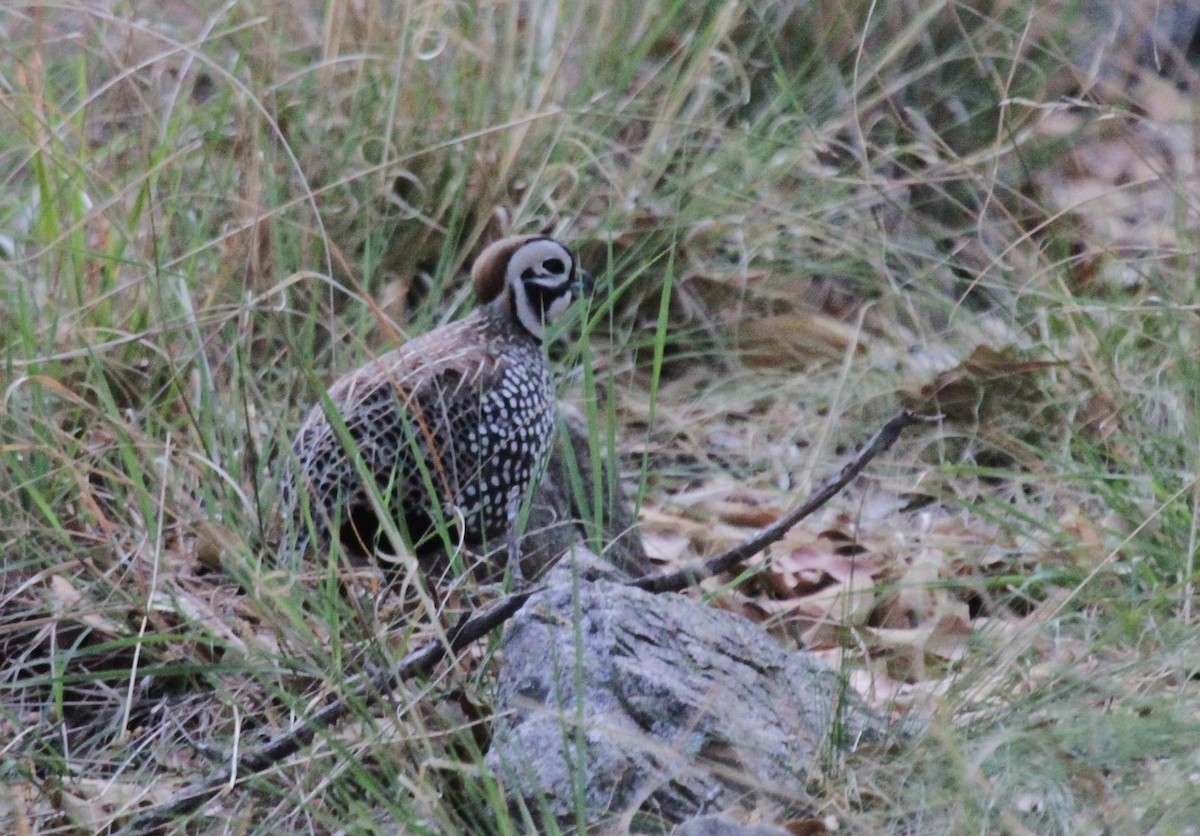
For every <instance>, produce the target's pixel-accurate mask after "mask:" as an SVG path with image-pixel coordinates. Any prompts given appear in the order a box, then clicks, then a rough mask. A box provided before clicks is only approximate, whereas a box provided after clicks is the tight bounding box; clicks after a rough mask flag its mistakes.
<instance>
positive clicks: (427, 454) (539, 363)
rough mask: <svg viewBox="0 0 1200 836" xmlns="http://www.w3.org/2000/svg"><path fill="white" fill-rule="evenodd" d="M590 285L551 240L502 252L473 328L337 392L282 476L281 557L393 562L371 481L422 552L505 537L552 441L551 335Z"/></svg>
mask: <svg viewBox="0 0 1200 836" xmlns="http://www.w3.org/2000/svg"><path fill="white" fill-rule="evenodd" d="M586 280H587V276H586V274H585V273H583V272H582V271H581V270H580V269H579V267H578V265H577V264H576V262H575V258H574V256H573V254H572V253H571V252H570V250H568V249H567V248H566V247H565V246H564V245H563V244H561V243H559V242H558V241H556V240H554V239H552V238H546V237H541V236H523V237H517V238H508V239H504V240H502V241H498V242H496V243H495V244H493V245H491V246H490V247H488V248H487V249H486V250H484V252H483V253H482V254H481V255H480V256H479V258H478V259H477V260H476V262H475V266H474V268H473V270H472V281H473V283H474V287H475V293H476V296H477V298H478V300H479V302H480V306H479V307H478V308H477V309H476V310H475V311H474V312H473V313H472V314H471V315H469V316H468V317H466V318H465V319H463V320H461V321H459V322H456V323H452V324H450V325H446V326H443V327H441V328H438V329H436V330H434V331H431V332H430V333H428V334H425V335H424V336H421V337H418V338H416V339H413V340H410V341H409V342H407V343H405V344H404V345H402V346H401V347H400V348H397V349H395V350H394V351H391V352H389V353H387V354H385V355H383V356H381V357H379V358H378V359H376V360H373V361H371V362H369V363H367V364H366V365H364V366H362V367H361V368H359V369H358V370H356V371H354V372H351V373H350V374H348V375H346V376H345V377H343V378H342V379H340V380H338V381H337V382H336V383H334V384H333V386H331V387H330V388H329V391H328V393H327V399H325V400H323V401H322V402H321V403H318V404H317V405H315V406H314V407H313V408H312V410H311V411H310V412H309V413H308V417H307V418H306V419H305V421H304V424H303V425H302V426H301V428H300V432H299V433H298V435H297V436H296V439H295V441H294V443H293V445H292V452H293V456H292V459H291V460H290V461H288V462H286V463H285V467H284V473H283V479H282V497H281V499H282V513H283V518H284V519H283V523H284V526H283V538H282V544H281V549H282V553H283V555H284V556H285V557H288V558H298V557H300V556H302V555H304V554H306V553H313V552H315V553H318V554H325V553H327V552H328V549H329V546H330V544H331V542H332V541H334V540H337V541H340V542H341V544H342V545H343V546H344V547H345V548H346V549H347V550H348V551H350V552H352V553H367V554H369V553H371V552H372V551H373V549H374V548H376V547H377V546H380V545H382V546H383V547H384V548H385V549H387V550H389V551H390V549H388V548H387V547H388V545H389V544H387V543H386V542H381V540H380V538H381V536H382V534H383V531H382V527H381V526H380V523H379V520H378V518H377V515H376V513H375V508H376V505H375V504H373V503H372V500H371V494H370V491H369V489H368V488H367V484H369V482H368V481H365V480H364V479H363V478H362V477H363V475H369V477H370V480H371V481H373V482H374V484H375V486H376V487H377V488H378V491H379V494H380V496H381V497H382V498H383V500H384V502H385V507H386V509H387V512H388V514H389V516H390V517H391V518H392V520H393V521H394V522H395V524H396V526H397V527H398V529H399V530H400V532H401V533H402V534H404V535H405V536H407V537H408V538H409V541H410V543H412V544H414V545H416V546H417V548H418V553H420V552H421V551H422V547H430V548H440V547H441V546H442V544H443V541H442V540H441V539H440V538H439V537H437V536H436V534H435V531H436V530H437V528H438V521H439V520H442V521H446V523H447V525H448V527H449V529H450V530H451V531H453V532H458V533H460V534H461V537H462V539H463V541H464V542H465V543H466V544H467V545H469V546H474V547H478V546H481V545H484V544H486V543H488V542H497V541H500V540H501V539H502V538H504V537H506V536H507V535H508V534H509V533H510V531H511V529H512V526H513V524H514V515H515V512H516V509H517V508H518V507H519V505H520V503H521V501H522V499H523V497H524V495H525V492H526V489H527V488H528V487H529V485H530V484H531V483H532V482H533V480H534V479H535V478H537V476H538V474H539V473H540V472H541V469H542V467H543V466H544V464H545V461H546V458H547V456H548V454H549V449H550V445H551V442H552V439H553V435H554V430H555V426H554V425H555V397H554V386H553V382H552V380H551V378H550V372H549V369H548V368H547V366H546V361H545V353H544V349H543V347H542V339H543V335H544V330H545V326H546V325H547V324H548V323H549V322H551V321H552V320H553V319H555V318H557V317H558V316H561V315H562V314H563V313H564V312H565V311H566V310H567V309H568V308H569V307H570V306H571V303H572V302H573V301H574V300H575V299H576V298H578V296H579V295H580V293H581V289H582V282H583V281H586ZM331 413H332V414H334V415H335V417H334V420H330V415H331ZM339 424H340V425H341V426H339ZM460 525H461V529H460V527H459V526H460ZM443 528H446V526H443Z"/></svg>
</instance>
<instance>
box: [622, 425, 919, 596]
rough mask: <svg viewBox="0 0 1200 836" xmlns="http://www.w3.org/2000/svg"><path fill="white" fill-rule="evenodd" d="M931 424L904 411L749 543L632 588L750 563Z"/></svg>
mask: <svg viewBox="0 0 1200 836" xmlns="http://www.w3.org/2000/svg"><path fill="white" fill-rule="evenodd" d="M931 420H936V418H929V417H926V416H922V415H917V414H916V413H915V412H913V411H912V410H911V409H905V410H901V411H900V412H898V413H897V414H896V416H895V417H894V418H892V419H891V420H890V421H888V422H887V423H886V424H884V425H883V426H882V427H881V428H880V429H879V431H878V432H876V433H875V435H873V436H871V439H870V440H869V441H868V442H867V443H866V444H864V445H863V448H862V449H861V450H859V451H858V452H857V453H855V454H854V458H852V459H850V461H848V462H846V464H845V466H844V467H843V468H842V469H841V470H839V471H838V472H837V473H835V474H834V475H833V476H831V477H829V478H828V479H826V480H825V482H824V484H822V485H821V487H820V488H818V489H817V490H816V491H815V492H814V493H812V494H811V495H810V496H809V497H808V499H806V500H804V502H802V503H801V504H799V505H797V506H796V507H795V508H794V509H792V510H791V511H789V512H788V513H786V514H784V515H783V516H782V517H780V518H779V519H778V520H776V521H775V522H773V523H771V524H770V525H768V526H767V527H766V528H763V529H761V530H760V531H759V532H758V533H757V534H755V535H754V536H753V537H751V538H750V539H748V540H745V541H743V542H741V543H739V544H738V545H736V546H734V547H733V548H732V549H730V550H729V551H727V552H724V553H722V554H719V555H717V556H716V557H714V558H710V559H709V560H706V561H704V562H703V563H696V564H693V565H691V566H684V567H683V568H682V569H677V570H675V571H673V572H663V573H662V574H659V575H651V576H649V577H645V578H639V579H638V580H636V581H634V582H633V586H636V587H637V588H638V589H644V590H646V591H647V592H679V591H681V590H684V589H687V588H688V587H690V586H694V585H696V584H697V583H699V582H700V581H702V580H704V579H705V578H711V577H713V576H714V575H719V574H721V573H722V572H727V571H729V570H730V569H732V568H733V567H734V566H736V565H737V564H738V563H741V562H742V561H744V560H748V559H749V558H751V557H753V556H754V555H756V554H758V553H759V552H760V551H762V550H763V549H765V548H766V547H767V546H769V545H771V544H772V543H775V542H778V541H779V540H782V539H783V537H784V535H785V534H787V533H788V531H790V530H791V529H792V528H793V527H794V526H795V525H796V524H797V523H798V522H800V521H801V520H802V519H804V518H805V517H807V516H809V515H810V514H812V513H813V512H814V511H816V510H817V509H818V508H820V507H821V506H822V505H824V504H825V503H826V502H828V501H829V500H831V499H833V497H835V496H836V495H837V494H838V492H839V491H841V490H842V488H844V487H846V485H848V484H850V480H851V479H853V478H854V477H855V476H857V475H858V474H859V473H861V472H862V470H863V468H865V467H866V466H867V465H868V464H869V463H870V462H871V460H872V459H874V458H875V457H876V456H878V455H879V454H880V453H882V452H883V451H885V450H887V449H888V448H889V447H891V446H892V445H893V444H895V443H896V439H898V438H899V437H900V433H902V432H904V430H905V428H906V427H911V426H912V425H913V424H919V423H924V422H926V421H931Z"/></svg>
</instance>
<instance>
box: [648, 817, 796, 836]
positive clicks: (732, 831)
mask: <svg viewBox="0 0 1200 836" xmlns="http://www.w3.org/2000/svg"><path fill="white" fill-rule="evenodd" d="M671 836H790V834H789V832H788V831H787V830H784V829H783V828H782V827H776V826H775V825H771V824H739V823H738V822H735V821H730V820H729V819H727V818H724V817H722V816H697V817H696V818H694V819H688V820H687V821H685V822H684V823H683V824H681V825H679V826H678V827H676V828H675V829H674V830H672V831H671Z"/></svg>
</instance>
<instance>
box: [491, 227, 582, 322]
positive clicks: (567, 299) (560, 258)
mask: <svg viewBox="0 0 1200 836" xmlns="http://www.w3.org/2000/svg"><path fill="white" fill-rule="evenodd" d="M578 280H579V276H578V272H577V270H576V269H575V259H574V257H573V256H572V255H571V253H570V251H569V250H567V248H566V247H564V246H563V245H562V244H560V243H558V242H557V241H554V240H551V239H549V238H541V239H538V240H536V241H530V242H529V243H527V244H524V245H522V246H521V247H519V248H517V250H516V252H514V253H513V254H512V257H511V258H510V259H509V262H508V269H507V270H506V271H505V281H506V282H507V284H508V287H509V289H510V291H511V293H512V296H513V300H514V302H515V305H516V313H517V319H519V320H520V322H521V325H522V326H523V327H524V328H525V330H526V331H528V332H529V333H530V334H532V335H533V336H534V337H536V338H537V339H539V340H540V339H542V337H543V336H544V334H545V326H546V323H547V322H552V321H554V320H555V319H556V318H558V317H559V316H561V315H562V314H563V313H564V312H565V311H566V310H567V309H568V308H569V307H571V303H572V302H573V301H574V300H575V292H574V290H575V288H574V285H575V283H576V282H577V281H578Z"/></svg>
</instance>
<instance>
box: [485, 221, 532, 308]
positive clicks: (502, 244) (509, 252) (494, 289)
mask: <svg viewBox="0 0 1200 836" xmlns="http://www.w3.org/2000/svg"><path fill="white" fill-rule="evenodd" d="M541 237H542V236H540V235H514V236H513V237H511V238H501V239H500V240H499V241H496V242H495V243H494V244H489V245H488V246H487V248H486V249H484V251H483V252H481V253H480V254H479V258H477V259H475V264H474V266H472V267H471V285H472V286H473V287H474V288H475V299H476V301H477V302H478V303H479V304H480V305H486V304H487V303H488V302H491V301H492V300H493V299H495V298H496V297H498V296H499V295H500V294H501V293H503V292H504V274H505V272H506V271H507V270H508V262H509V259H511V258H512V256H513V253H515V252H516V251H517V250H518V249H520V247H521V245H523V244H526V243H528V242H529V241H532V240H534V239H535V238H541Z"/></svg>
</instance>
